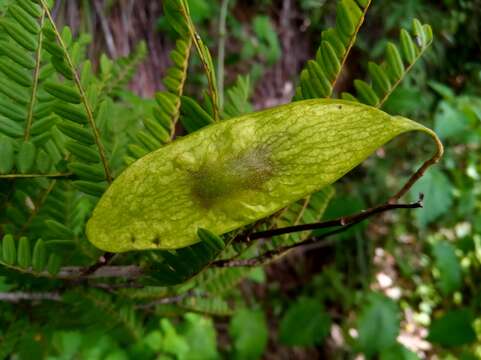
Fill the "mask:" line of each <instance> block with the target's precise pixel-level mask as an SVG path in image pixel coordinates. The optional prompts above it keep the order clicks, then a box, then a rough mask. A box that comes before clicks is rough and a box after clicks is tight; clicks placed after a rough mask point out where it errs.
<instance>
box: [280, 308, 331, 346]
mask: <svg viewBox="0 0 481 360" xmlns="http://www.w3.org/2000/svg"><path fill="white" fill-rule="evenodd" d="M330 328H331V318H330V317H329V315H328V314H327V313H326V312H325V311H324V310H323V308H322V305H321V303H320V302H319V300H316V299H301V300H300V301H298V302H297V303H294V304H293V305H292V306H291V307H289V309H288V310H287V312H286V314H285V315H284V317H283V318H282V320H281V323H280V327H279V340H280V341H281V342H282V343H283V344H285V345H289V346H314V345H318V344H320V343H322V341H323V340H324V339H325V338H326V336H327V335H329V331H330Z"/></svg>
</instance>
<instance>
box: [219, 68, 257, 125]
mask: <svg viewBox="0 0 481 360" xmlns="http://www.w3.org/2000/svg"><path fill="white" fill-rule="evenodd" d="M226 95H227V96H226V99H225V104H224V112H223V118H224V119H230V118H234V117H236V116H240V115H243V114H247V113H250V112H252V110H253V108H252V105H251V103H250V97H251V95H252V88H251V81H250V77H249V76H239V77H238V78H237V81H236V83H235V84H234V85H233V86H232V87H231V88H230V89H228V90H227V94H226Z"/></svg>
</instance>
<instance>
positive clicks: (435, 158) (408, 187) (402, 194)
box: [389, 136, 444, 204]
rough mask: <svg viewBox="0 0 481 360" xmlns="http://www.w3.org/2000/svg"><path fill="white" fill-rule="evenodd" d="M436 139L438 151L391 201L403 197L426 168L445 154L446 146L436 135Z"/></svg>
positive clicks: (394, 201)
mask: <svg viewBox="0 0 481 360" xmlns="http://www.w3.org/2000/svg"><path fill="white" fill-rule="evenodd" d="M433 138H434V141H435V142H436V153H435V154H434V155H433V156H432V157H431V158H430V159H429V160H427V161H425V162H424V164H423V165H422V166H421V167H420V168H419V169H418V170H417V171H416V172H415V173H414V174H413V175H411V177H410V178H409V180H408V181H407V182H406V184H404V186H403V187H402V189H401V190H399V191H398V192H397V194H396V195H394V196H393V197H391V199H389V203H391V204H394V203H396V202H397V201H399V199H400V198H401V197H403V196H404V195H405V194H406V193H407V192H408V191H409V190H410V189H411V188H412V187H413V185H414V184H415V183H416V182H417V181H418V180H419V179H420V178H421V177H422V176H423V175H424V173H425V172H426V170H427V169H428V168H429V167H431V166H432V165H434V164H436V163H437V162H438V161H439V160H440V159H441V157H442V156H443V153H444V147H443V144H442V143H441V141H440V140H439V138H438V137H437V136H434V137H433Z"/></svg>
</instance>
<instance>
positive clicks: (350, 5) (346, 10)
mask: <svg viewBox="0 0 481 360" xmlns="http://www.w3.org/2000/svg"><path fill="white" fill-rule="evenodd" d="M370 3H371V1H370V0H357V1H355V0H340V1H339V2H338V5H337V12H336V26H335V27H334V28H329V29H327V30H325V31H323V32H322V36H321V45H320V46H319V48H318V50H317V53H316V58H315V59H313V60H309V61H308V63H307V66H306V68H305V69H304V70H302V72H301V76H300V82H299V86H298V87H297V89H296V95H295V97H294V100H302V99H311V98H327V97H330V96H331V95H332V92H333V89H334V87H335V85H336V83H337V81H338V79H339V76H340V74H341V70H342V67H343V65H344V63H345V61H346V59H347V57H348V55H349V52H350V50H351V48H352V46H353V45H354V43H355V41H356V37H357V33H358V32H359V29H360V27H361V25H362V24H363V22H364V16H365V14H366V12H367V10H368V8H369V5H370Z"/></svg>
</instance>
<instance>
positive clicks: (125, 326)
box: [60, 290, 143, 343]
mask: <svg viewBox="0 0 481 360" xmlns="http://www.w3.org/2000/svg"><path fill="white" fill-rule="evenodd" d="M63 300H64V301H65V303H66V306H64V307H62V308H61V309H60V311H67V314H68V318H69V319H65V320H67V321H66V322H67V323H69V322H70V323H71V324H70V325H71V326H75V327H78V326H81V327H84V328H86V329H89V330H93V329H95V330H100V331H108V332H109V333H111V334H113V335H114V336H115V337H117V338H119V339H120V340H121V341H122V342H124V343H132V342H135V341H137V340H139V339H140V338H141V337H142V334H143V328H142V326H141V325H142V322H141V319H140V318H139V316H138V314H137V312H136V311H135V308H134V306H133V304H131V303H129V302H125V301H120V302H119V301H114V299H112V297H111V296H109V295H108V294H106V293H104V292H101V291H98V290H84V291H71V292H68V293H66V294H64V296H63ZM66 316H67V315H66Z"/></svg>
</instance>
